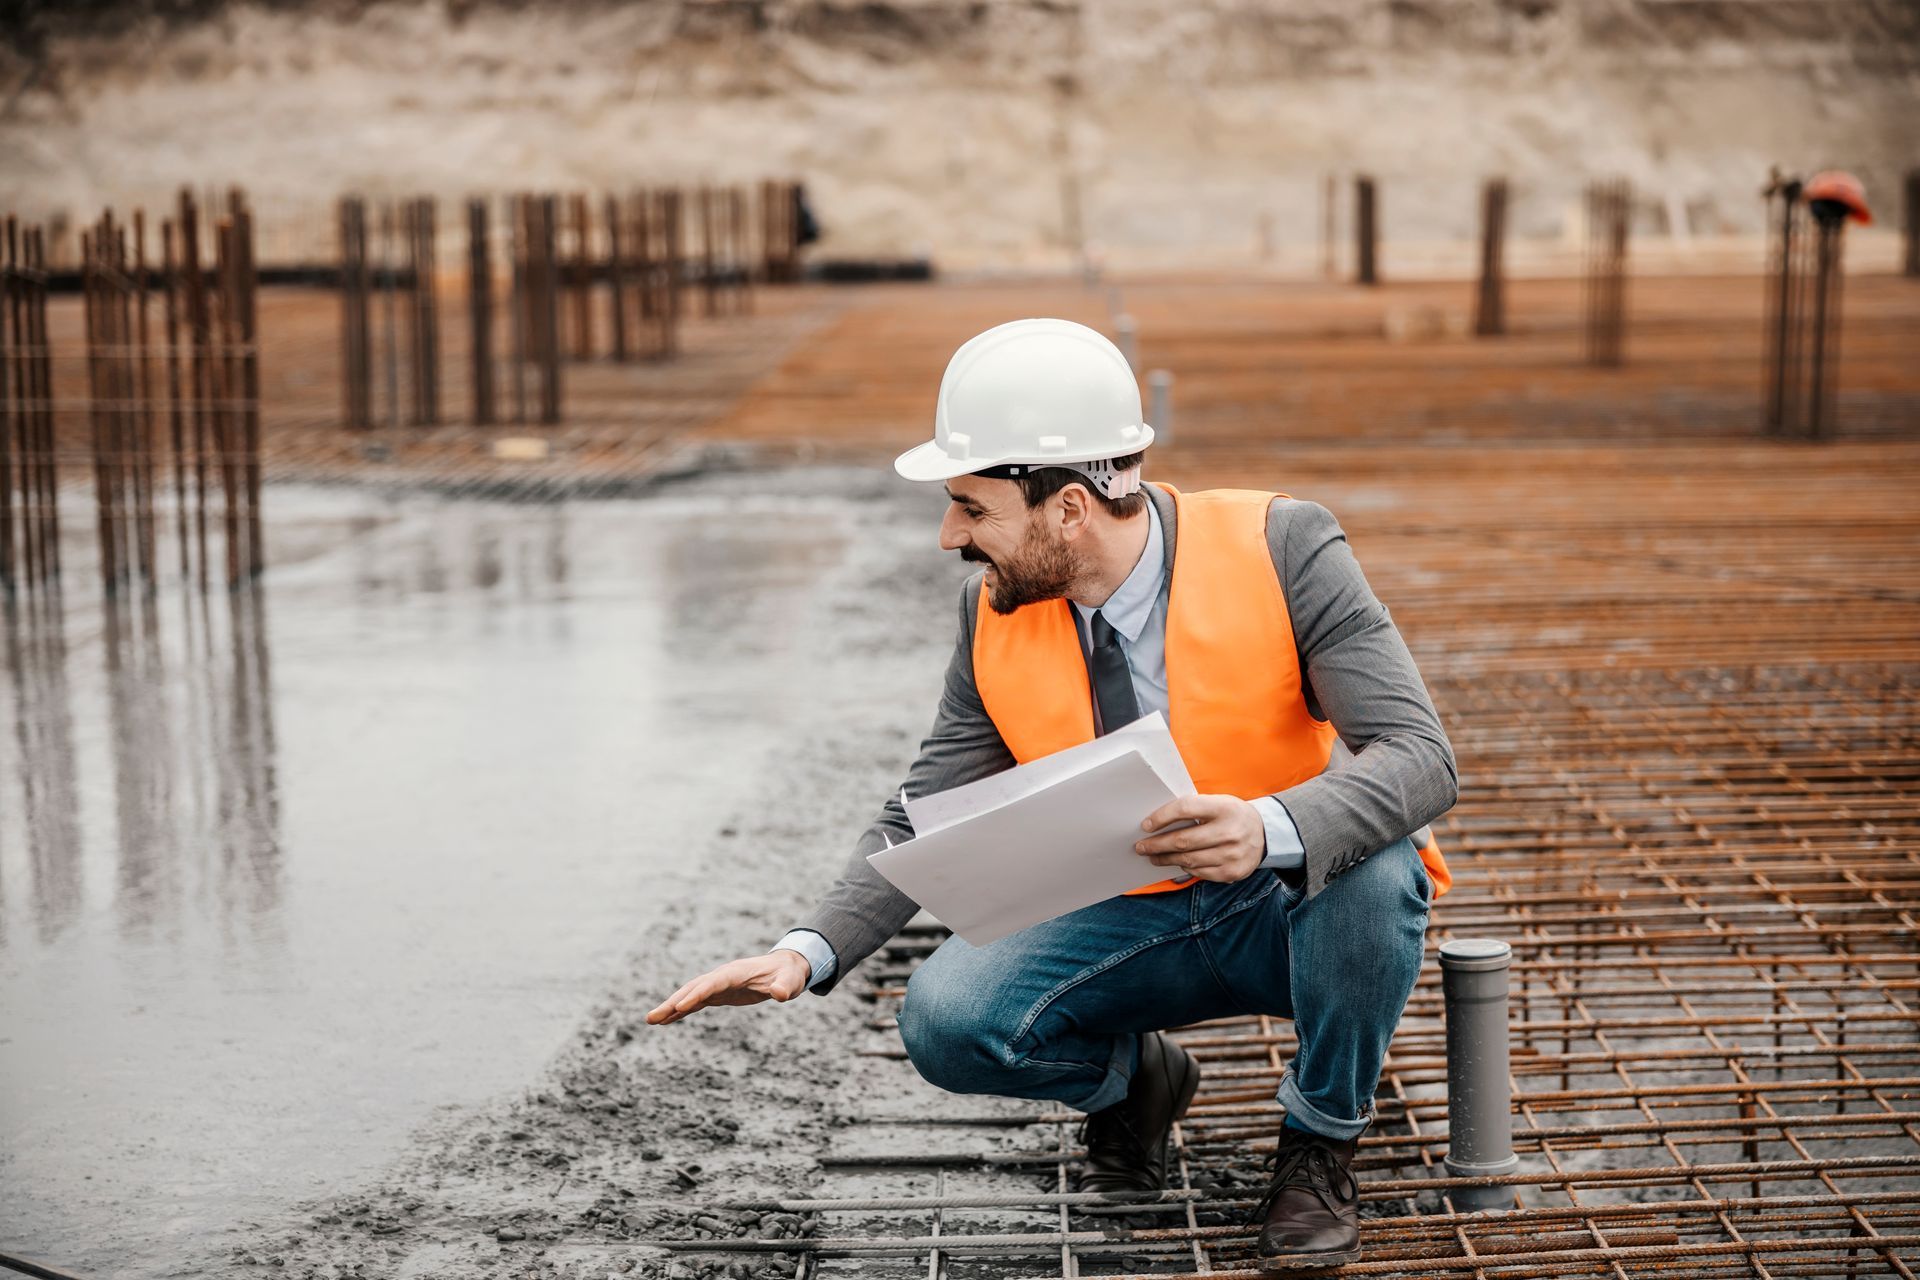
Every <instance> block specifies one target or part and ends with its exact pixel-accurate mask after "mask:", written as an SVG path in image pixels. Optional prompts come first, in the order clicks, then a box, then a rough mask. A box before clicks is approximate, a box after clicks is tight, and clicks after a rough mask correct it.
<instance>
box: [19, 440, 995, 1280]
mask: <svg viewBox="0 0 1920 1280" xmlns="http://www.w3.org/2000/svg"><path fill="white" fill-rule="evenodd" d="M268 498H269V501H268V502H267V504H266V510H267V512H268V513H269V538H270V553H269V563H270V564H272V565H273V566H274V567H273V568H272V569H271V570H270V572H269V574H268V577H267V580H266V582H265V584H264V586H263V588H262V590H261V592H260V593H259V595H258V596H257V597H243V598H241V599H240V600H238V601H231V600H229V598H228V597H226V596H225V595H216V596H215V597H213V598H212V599H210V600H208V601H207V602H205V604H204V606H203V605H202V604H201V603H200V602H199V601H197V600H193V599H190V598H187V597H180V596H176V595H167V594H163V596H162V597H161V599H160V600H159V601H158V608H157V610H156V611H155V614H154V616H153V619H152V623H153V625H152V626H151V627H148V626H145V625H143V624H142V623H141V621H140V619H139V617H138V616H135V617H126V616H122V617H119V618H117V619H116V618H114V617H112V616H109V614H108V613H107V612H106V611H104V610H103V609H102V608H101V606H100V603H99V601H98V599H97V592H96V591H93V590H91V589H90V587H91V584H90V583H86V582H84V580H82V582H81V583H79V584H71V585H70V586H69V588H68V602H67V606H66V608H65V609H64V610H62V611H61V612H60V616H58V617H54V618H47V617H41V618H37V619H36V618H33V617H27V616H22V617H18V618H16V619H15V621H14V624H13V626H12V627H11V628H10V629H9V633H8V642H9V648H8V651H7V664H6V673H7V678H6V680H5V681H4V682H0V724H5V725H7V726H8V732H6V733H5V734H4V735H0V1010H4V1011H5V1012H4V1018H3V1019H0V1205H4V1206H5V1211H4V1213H0V1245H3V1246H5V1247H10V1248H14V1249H17V1250H19V1251H21V1252H24V1253H28V1254H31V1255H34V1256H38V1257H42V1258H45V1259H48V1260H51V1261H56V1262H58V1263H60V1264H62V1265H67V1266H71V1267H74V1268H76V1269H78V1270H82V1271H88V1272H97V1273H100V1274H108V1273H111V1274H121V1275H162V1274H178V1273H180V1270H181V1268H182V1266H183V1263H184V1260H185V1259H187V1258H189V1257H197V1256H202V1255H203V1254H204V1253H205V1252H206V1250H207V1249H209V1248H210V1247H212V1246H214V1245H216V1244H217V1243H218V1242H219V1241H221V1240H223V1239H225V1238H226V1236H227V1233H228V1232H230V1231H231V1230H233V1229H236V1228H240V1229H244V1228H245V1227H246V1226H247V1224H249V1223H251V1222H256V1221H266V1220H271V1219H274V1218H276V1217H278V1216H282V1214H283V1211H284V1210H285V1209H286V1208H287V1206H290V1205H295V1204H299V1203H302V1202H306V1201H309V1200H312V1199H314V1198H316V1197H320V1196H322V1195H325V1194H327V1193H329V1192H333V1191H337V1190H338V1189H340V1188H342V1187H345V1186H349V1185H352V1184H354V1182H355V1180H356V1179H361V1178H364V1177H365V1176H367V1175H368V1174H369V1173H370V1171H373V1170H375V1169H377V1168H379V1167H381V1166H383V1165H384V1164H386V1163H388V1162H390V1161H391V1160H393V1159H394V1158H395V1156H396V1154H397V1153H399V1152H400V1151H402V1149H403V1148H404V1147H405V1146H406V1144H407V1141H408V1135H409V1134H410V1133H413V1132H414V1131H415V1130H417V1129H419V1128H421V1127H422V1126H427V1125H430V1124H432V1123H435V1122H436V1121H437V1120H440V1119H445V1118H446V1117H447V1116H449V1115H453V1114H456V1113H459V1112H461V1111H462V1109H464V1108H468V1107H472V1106H474V1105H477V1104H480V1103H482V1102H483V1101H485V1100H487V1099H489V1098H493V1097H496V1096H498V1095H504V1094H509V1093H511V1092H512V1091H514V1090H516V1089H517V1088H519V1087H520V1086H522V1085H524V1084H525V1083H526V1082H527V1081H529V1080H531V1079H533V1078H534V1077H535V1076H536V1075H537V1074H538V1073H539V1071H540V1069H541V1068H542V1066H543V1064H546V1063H547V1062H548V1060H549V1059H550V1058H551V1057H552V1056H553V1055H554V1053H555V1051H556V1049H557V1048H558V1047H559V1046H560V1045H561V1044H562V1043H563V1042H565V1041H566V1040H567V1039H568V1036H569V1033H570V1031H573V1030H574V1029H575V1028H576V1025H577V1024H578V1023H579V1022H580V1021H581V1019H582V1017H583V1014H584V1011H585V1010H586V1009H587V1007H588V1005H589V1004H590V1003H591V1002H592V1001H593V1000H594V998H595V997H596V996H597V995H599V994H601V993H602V992H603V989H604V988H605V986H606V983H607V980H608V975H609V974H611V973H614V972H617V971H619V970H620V969H621V968H622V964H623V959H622V958H623V957H629V956H631V955H633V954H634V953H636V952H639V953H641V954H650V955H653V956H654V959H655V961H656V962H657V965H658V970H659V974H660V975H661V976H660V977H658V978H656V979H654V981H655V983H656V984H657V983H658V982H660V981H665V980H666V979H667V976H669V975H671V974H674V973H679V972H681V971H682V970H684V971H685V973H684V974H683V976H686V975H690V974H691V973H692V972H694V971H695V962H696V960H697V961H699V962H701V963H704V962H706V961H708V960H710V959H712V958H715V956H714V954H713V953H714V952H716V951H718V952H720V953H723V954H721V955H720V956H719V958H724V953H725V952H727V950H728V949H729V948H732V949H739V948H740V947H742V946H744V947H745V948H746V949H748V950H758V949H763V948H764V947H765V946H766V945H767V944H768V943H770V942H771V941H772V938H773V937H774V936H777V933H778V932H779V929H780V928H781V927H784V923H785V916H783V915H782V912H790V911H791V910H792V909H793V906H795V905H798V904H797V900H796V899H795V897H794V895H791V894H789V895H788V899H787V901H786V902H782V903H780V904H779V905H777V906H774V907H769V906H768V904H767V901H766V899H765V896H764V894H758V893H751V892H742V893H741V894H740V903H741V906H740V909H739V910H738V911H737V912H736V913H735V918H734V919H733V920H732V921H731V922H730V923H728V924H726V925H723V926H721V928H722V929H723V930H725V931H727V932H730V933H731V934H732V935H733V936H729V937H726V938H723V939H718V940H716V939H714V938H711V937H702V938H699V939H696V940H693V941H689V940H687V939H686V938H685V937H684V935H682V934H681V933H679V931H678V930H679V926H683V925H685V924H686V923H687V922H688V920H689V919H690V917H689V916H688V915H687V912H686V904H687V903H689V902H691V901H694V900H699V899H702V898H703V897H705V898H711V897H712V896H713V893H714V884H713V871H712V868H711V867H710V866H709V865H708V864H709V860H710V856H711V855H710V854H709V852H708V851H709V850H711V849H712V848H713V847H714V843H715V841H716V840H719V839H724V838H726V837H731V836H732V835H733V834H734V832H733V830H732V828H731V827H730V826H729V823H731V822H736V821H737V819H735V818H733V817H731V816H730V815H736V814H739V813H741V812H743V811H745V812H753V809H754V806H753V801H754V794H753V792H754V788H755V786H756V781H757V780H761V779H764V777H765V776H766V775H767V773H768V770H769V768H770V766H771V765H777V764H778V762H779V757H780V756H781V755H782V753H784V752H788V751H790V750H792V749H793V746H794V743H795V742H796V741H797V740H800V739H802V738H804V736H805V735H806V733H807V732H808V731H809V728H810V726H811V725H813V724H814V723H816V722H817V721H818V720H819V719H820V718H821V717H823V716H825V715H828V714H830V713H831V712H832V711H833V709H834V702H833V697H834V696H840V697H845V696H853V697H856V698H857V697H859V696H861V695H860V693H859V692H858V691H854V692H853V693H852V694H851V695H846V694H841V695H829V694H828V693H827V692H826V691H824V690H823V689H822V688H821V686H820V684H819V682H818V681H817V680H816V679H813V678H811V677H812V676H813V675H814V674H815V668H816V667H817V666H818V663H817V661H816V660H814V659H813V658H811V657H810V654H811V653H813V652H814V651H815V650H817V649H818V648H819V647H821V646H831V645H833V644H834V643H835V631H836V628H837V626H838V621H837V620H839V619H844V618H845V617H846V615H847V611H848V609H849V608H851V609H852V610H853V611H855V612H859V611H861V610H863V609H864V610H866V611H867V612H866V613H865V616H864V618H863V620H862V626H861V627H860V628H855V629H854V630H856V631H860V632H861V633H862V634H865V635H867V636H868V637H869V639H868V640H867V641H866V642H865V645H866V648H865V651H864V652H862V653H860V654H858V655H854V656H853V657H852V660H853V661H855V662H858V663H860V664H862V665H865V666H867V667H869V668H871V667H872V665H873V664H876V663H880V664H891V668H892V674H891V675H890V676H889V677H888V678H889V680H891V681H893V682H894V683H896V684H897V683H898V682H899V681H901V680H905V681H906V682H907V683H908V684H909V685H910V686H911V687H914V688H916V689H917V688H919V686H921V685H924V686H925V697H924V699H920V700H916V702H915V704H914V705H911V706H908V705H902V706H900V708H899V711H898V713H897V717H898V719H899V720H900V721H901V723H902V724H903V725H904V724H907V723H911V724H913V725H915V726H916V727H917V726H918V725H919V723H920V722H921V721H922V720H924V718H925V717H926V714H927V712H928V711H929V710H930V708H931V705H932V703H931V700H932V697H933V693H934V690H935V689H936V687H937V680H938V676H939V665H940V664H939V661H938V660H937V658H936V659H933V660H928V657H927V655H928V653H929V652H932V653H938V652H939V650H940V648H942V647H944V645H946V644H950V643H951V626H952V622H951V616H952V615H951V613H950V612H949V611H947V610H946V609H920V608H915V609H911V610H909V611H908V612H907V615H906V616H905V617H904V618H903V619H901V620H900V621H899V630H900V631H901V632H903V634H898V635H896V634H894V633H895V630H896V628H895V620H894V619H892V618H890V617H888V616H886V615H885V613H884V611H880V606H879V605H878V603H877V601H875V600H874V599H872V597H873V596H874V595H875V593H873V592H872V591H870V590H869V588H870V587H872V586H873V585H874V584H876V583H878V584H880V585H881V586H882V587H883V588H884V587H885V586H886V585H887V584H888V583H894V584H897V585H904V586H905V587H906V588H907V589H908V591H909V594H913V595H918V594H921V593H924V592H926V591H929V590H935V589H934V588H930V587H929V585H928V584H929V583H930V581H932V580H933V579H939V580H940V585H939V586H938V587H937V590H936V594H940V595H945V594H947V593H949V592H950V591H951V585H950V584H946V583H945V581H944V579H945V578H946V577H951V578H952V579H953V582H954V583H957V582H958V580H959V578H960V576H961V575H960V573H959V569H960V566H959V565H957V564H954V565H951V566H948V565H946V564H945V563H944V561H945V560H950V559H952V557H944V558H943V557H941V556H940V554H939V553H938V552H937V551H936V550H935V549H934V547H933V539H932V529H933V523H934V520H935V519H937V512H934V511H933V509H932V508H931V507H929V511H927V512H923V511H922V510H921V508H922V507H923V506H928V503H927V502H926V501H925V500H924V495H919V494H914V493H902V492H901V490H900V487H899V486H898V485H897V483H895V484H890V483H887V482H885V481H883V480H880V479H879V478H878V477H876V476H875V475H874V474H872V473H868V472H835V471H815V472H798V473H794V472H789V473H783V474H762V475H748V476H732V477H727V478H725V479H724V480H695V481H692V482H689V483H686V484H682V485H678V486H674V487H672V488H669V489H667V490H665V491H663V492H661V493H659V494H657V495H656V496H654V497H651V498H648V499H645V500H640V501H619V502H604V503H580V502H575V503H566V504H560V505H532V504H519V505H516V504H499V503H483V502H467V501H455V500H448V499H444V498H436V497H431V496H425V495H412V496H408V495H400V494H385V495H373V494H368V493H363V492H358V491H354V490H344V489H300V488H276V489H274V490H272V491H270V493H269V495H268ZM876 531H878V532H876ZM880 594H881V595H882V596H884V590H883V592H881V593H880ZM862 602H864V603H862ZM136 612H137V611H136ZM848 660H849V655H846V654H838V655H836V657H835V661H837V662H841V663H843V664H844V663H845V662H847V661H848ZM888 687H891V686H888ZM890 714H891V713H890ZM910 747H911V744H910V742H908V741H906V739H905V737H904V730H903V731H902V735H901V736H900V737H899V738H898V740H897V741H893V742H891V743H890V744H889V747H888V750H889V751H890V752H891V753H892V754H895V755H898V756H900V757H901V758H904V757H905V755H906V754H907V753H908V752H909V751H910ZM871 790H872V798H873V803H876V804H877V802H878V798H879V797H880V796H881V795H882V794H884V792H882V791H880V790H878V789H871ZM782 803H783V804H785V805H787V806H790V807H791V808H792V809H793V810H794V811H795V812H806V817H805V819H804V820H805V821H806V822H807V823H809V824H815V823H820V822H822V820H823V818H826V816H827V815H823V814H821V813H820V812H818V811H817V810H815V811H811V812H808V806H809V805H810V803H831V804H832V805H833V806H834V812H833V813H832V814H831V819H830V821H829V822H828V825H834V826H838V827H839V828H840V829H842V830H844V833H845V842H846V843H850V842H851V840H852V838H853V836H854V834H856V833H857V830H858V828H859V826H861V825H863V823H864V821H865V817H866V813H865V811H858V812H845V811H844V810H845V805H844V802H843V801H842V799H841V798H840V797H837V796H836V797H833V798H832V800H831V801H830V802H829V801H826V800H824V799H823V798H822V797H819V796H809V795H806V794H803V793H794V792H792V790H791V788H790V789H789V793H788V794H787V795H786V796H784V797H783V801H782ZM743 806H744V809H743ZM843 850H844V844H842V845H839V846H837V847H834V848H829V849H823V850H820V851H817V852H815V853H812V854H810V855H809V856H810V857H811V858H812V859H813V860H814V866H815V870H814V871H813V873H812V874H811V876H810V877H807V878H806V879H807V880H808V881H809V882H811V883H813V884H815V885H816V886H817V887H824V883H825V880H826V879H830V875H831V873H830V871H828V872H827V874H826V877H825V878H824V879H823V878H822V876H821V874H820V868H830V867H832V866H836V865H837V864H838V862H839V860H840V859H841V858H842V857H843V856H844V852H843ZM669 936H673V937H677V938H679V939H680V941H679V942H677V943H672V944H668V943H666V942H663V941H662V942H658V945H655V944H656V940H659V939H664V938H667V937H669ZM676 948H677V949H678V950H679V951H684V952H685V953H686V958H685V959H684V961H683V960H682V959H681V958H680V956H679V955H678V954H676ZM633 1017H634V1018H635V1019H636V1020H637V1017H638V1012H633ZM682 1043H685V1039H684V1038H683V1040H682ZM188 1269H191V1268H188Z"/></svg>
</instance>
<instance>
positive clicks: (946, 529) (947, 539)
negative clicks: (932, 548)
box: [940, 507, 971, 551]
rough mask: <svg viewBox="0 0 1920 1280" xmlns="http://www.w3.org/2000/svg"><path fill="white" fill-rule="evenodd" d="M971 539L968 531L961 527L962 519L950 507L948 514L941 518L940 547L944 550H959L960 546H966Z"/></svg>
mask: <svg viewBox="0 0 1920 1280" xmlns="http://www.w3.org/2000/svg"><path fill="white" fill-rule="evenodd" d="M969 541H971V539H969V538H968V537H967V534H966V531H965V530H964V529H962V528H961V527H960V521H959V519H958V518H956V516H955V515H954V509H953V508H952V507H948V508H947V514H946V515H945V516H943V517H941V520H940V549H941V550H942V551H958V550H959V549H960V548H962V547H964V546H966V545H967V543H968V542H969Z"/></svg>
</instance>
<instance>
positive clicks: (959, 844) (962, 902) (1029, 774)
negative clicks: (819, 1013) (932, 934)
mask: <svg viewBox="0 0 1920 1280" xmlns="http://www.w3.org/2000/svg"><path fill="white" fill-rule="evenodd" d="M1193 793H1194V786H1193V782H1192V780H1191V779H1190V778H1189V777H1188V776H1187V770H1186V766H1185V764H1183V763H1182V762H1181V760H1180V752H1179V749H1178V748H1177V747H1176V746H1175V745H1174V742H1173V737H1172V735H1171V734H1170V733H1168V732H1167V725H1166V721H1165V719H1163V718H1162V717H1161V716H1159V715H1158V714H1155V715H1152V716H1148V717H1146V718H1145V719H1144V720H1140V721H1136V722H1135V723H1134V724H1131V725H1128V726H1126V727H1125V728H1122V729H1118V730H1116V731H1114V732H1113V733H1110V734H1107V735H1106V736H1105V737H1102V738H1096V739H1094V740H1093V741H1092V742H1087V743H1082V744H1081V745H1079V746H1076V747H1070V748H1068V749H1067V750H1065V751H1060V752H1056V753H1054V754H1053V755H1050V756H1045V757H1042V758H1041V759H1039V760H1032V761H1029V762H1028V763H1026V764H1024V765H1020V766H1018V767H1017V768H1014V769H1009V770H1007V771H1005V772H1003V773H999V774H995V775H994V776H993V777H990V778H984V779H982V780H981V781H979V782H974V783H970V784H968V785H967V786H964V787H956V788H954V789H953V790H952V791H946V792H942V793H941V794H940V795H937V796H926V797H923V798H921V799H919V800H913V799H909V800H908V801H907V814H908V817H909V818H910V819H912V821H913V824H914V831H915V833H916V834H915V837H914V838H913V839H912V840H910V841H908V842H907V843H905V844H900V845H895V846H893V847H892V848H890V849H883V850H881V851H880V852H878V853H875V854H871V855H869V856H868V859H867V860H868V861H869V862H871V863H872V864H873V866H874V869H875V870H877V871H879V872H880V874H881V875H884V876H885V877H886V878H887V879H888V880H890V881H892V882H893V884H894V885H895V886H896V887H897V888H898V889H899V890H900V891H901V892H902V893H904V894H906V895H907V896H908V897H910V898H912V899H913V900H914V901H915V902H917V903H919V904H920V905H921V906H922V907H924V908H926V909H927V910H928V911H929V912H931V913H932V914H933V915H934V916H935V917H936V918H938V919H939V920H940V921H941V923H943V924H945V925H946V926H947V927H948V928H950V929H952V930H953V931H954V932H955V933H957V934H959V935H960V936H961V937H962V938H964V939H965V940H966V941H968V942H970V943H972V944H973V945H974V946H985V945H986V944H987V943H989V942H993V941H995V940H996V939H999V938H1004V937H1006V936H1007V935H1008V934H1010V933H1015V932H1018V931H1019V930H1021V929H1024V928H1026V927H1028V926H1029V925H1034V924H1038V923H1040V922H1041V921H1042V920H1051V919H1052V918H1054V917H1055V916H1060V915H1065V914H1066V913H1067V912H1069V911H1077V910H1079V909H1080V908H1081V907H1085V906H1091V905H1092V904H1093V903H1096V902H1101V901H1104V900H1106V899H1107V898H1111V897H1113V896H1114V895H1115V894H1119V893H1125V892H1126V891H1127V890H1129V889H1137V888H1139V887H1140V886H1142V885H1147V884H1152V883H1154V882H1155V881H1157V880H1164V879H1166V878H1167V874H1168V872H1167V869H1166V868H1165V867H1159V866H1156V865H1154V864H1153V863H1152V862H1149V861H1148V860H1147V859H1145V858H1143V857H1141V856H1140V855H1139V854H1137V853H1135V852H1134V851H1133V844H1134V841H1136V840H1138V839H1139V838H1140V836H1141V834H1142V833H1141V831H1140V822H1141V820H1142V819H1144V818H1145V817H1146V816H1147V815H1148V814H1149V813H1152V812H1153V811H1154V810H1155V809H1158V808H1159V807H1160V806H1161V805H1163V804H1165V803H1167V802H1168V801H1169V800H1172V799H1174V798H1176V797H1177V796H1183V795H1192V794H1193Z"/></svg>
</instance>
